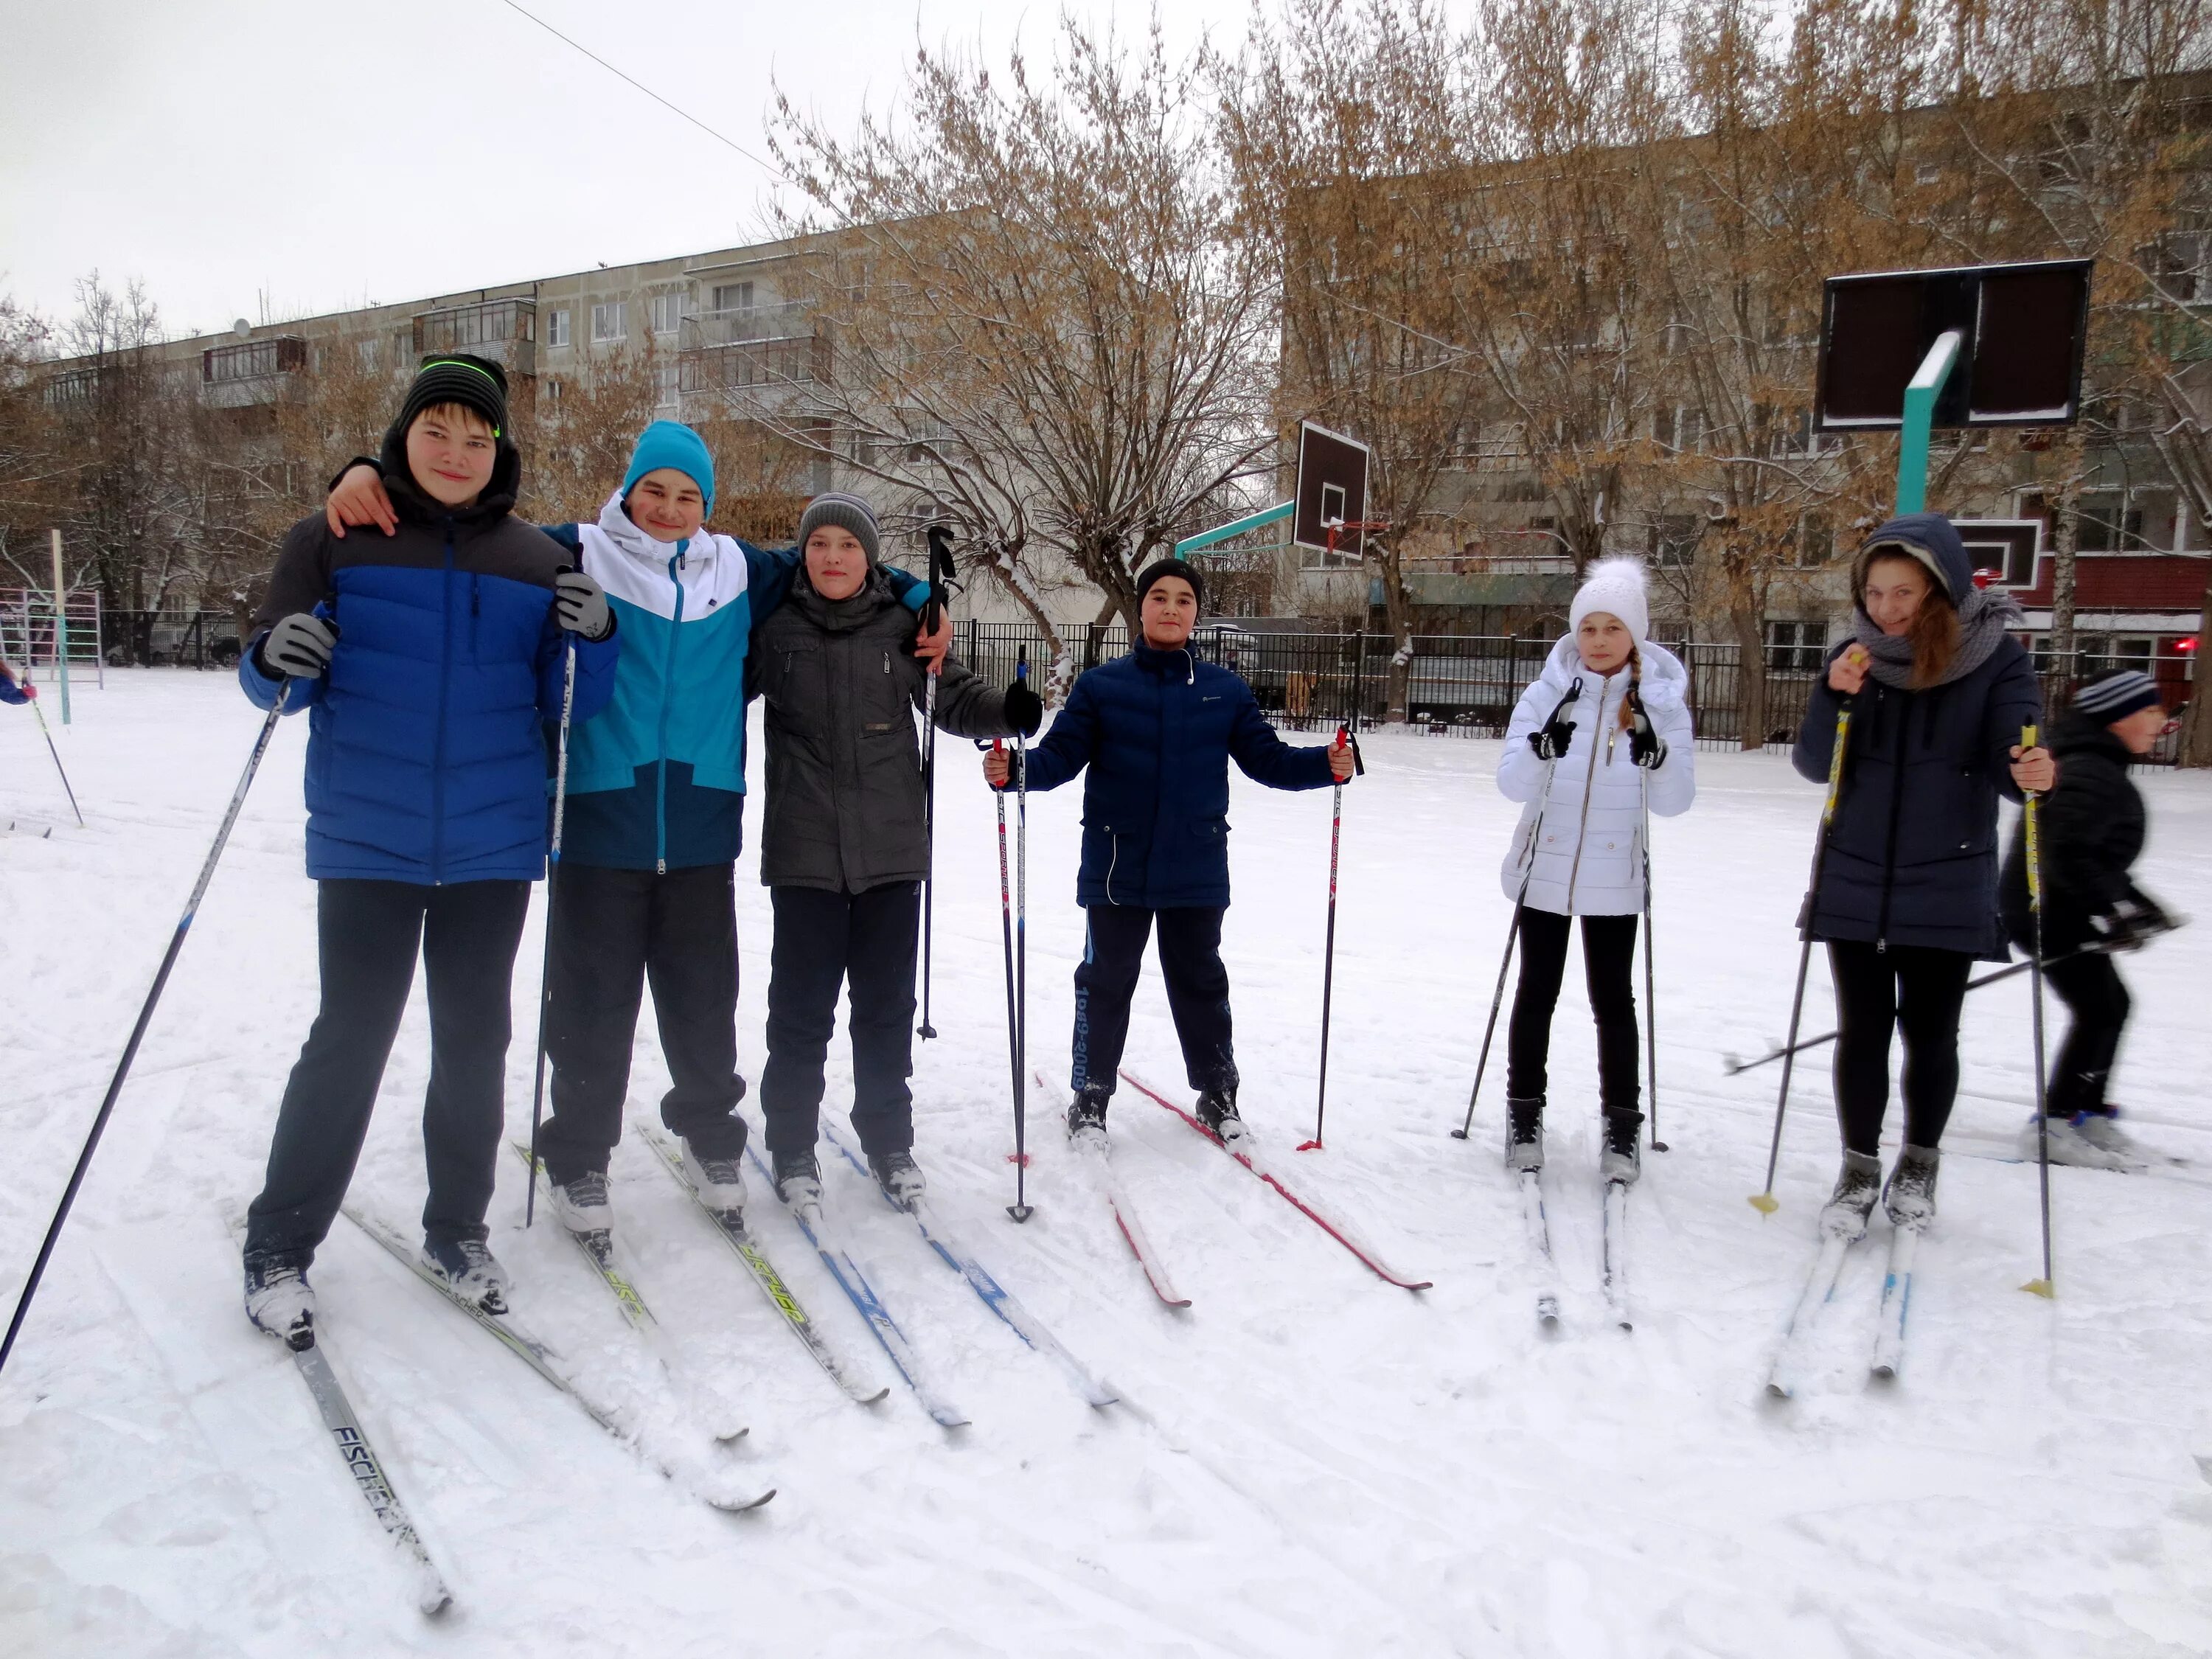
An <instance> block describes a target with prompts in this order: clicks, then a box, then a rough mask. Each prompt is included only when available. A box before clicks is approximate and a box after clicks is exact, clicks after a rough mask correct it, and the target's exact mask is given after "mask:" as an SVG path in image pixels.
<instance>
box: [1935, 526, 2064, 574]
mask: <svg viewBox="0 0 2212 1659" xmlns="http://www.w3.org/2000/svg"><path fill="white" fill-rule="evenodd" d="M1951 524H1952V527H1953V528H1954V529H1955V530H1956V531H1957V532H1959V535H1960V538H1961V539H1963V540H1964V541H1965V542H1966V556H1967V557H1968V558H1970V559H1972V561H1973V562H1974V568H1975V569H1977V570H1994V571H1996V573H1997V574H1996V577H1995V578H1994V580H1996V583H1998V584H1999V585H2000V586H2005V587H2033V586H2035V561H2036V558H2037V556H2039V554H2040V553H2041V552H2042V550H2043V520H2040V519H1954V520H1952V521H1951Z"/></svg>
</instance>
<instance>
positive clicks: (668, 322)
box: [652, 289, 684, 334]
mask: <svg viewBox="0 0 2212 1659" xmlns="http://www.w3.org/2000/svg"><path fill="white" fill-rule="evenodd" d="M652 311H653V332H654V333H655V334H673V333H675V332H676V331H677V330H678V329H679V328H681V327H682V326H683V325H684V293H683V290H682V289H677V290H675V291H673V292H671V293H668V294H656V295H653V300H652Z"/></svg>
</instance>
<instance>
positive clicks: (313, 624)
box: [260, 611, 338, 680]
mask: <svg viewBox="0 0 2212 1659" xmlns="http://www.w3.org/2000/svg"><path fill="white" fill-rule="evenodd" d="M337 642H338V631H337V629H335V628H333V627H331V625H330V623H326V622H325V621H324V620H323V619H322V618H321V617H312V616H309V615H308V614H307V612H306V611H295V612H294V613H293V614H292V615H290V616H289V617H283V618H281V619H280V620H279V621H278V622H277V623H276V627H274V628H272V629H270V630H269V636H268V637H267V638H266V639H264V640H263V641H261V653H260V656H261V671H262V672H264V674H266V675H268V676H269V677H270V678H271V679H276V678H280V677H281V678H286V679H297V680H312V679H319V678H321V677H322V675H323V674H324V673H325V672H326V671H328V670H329V668H330V665H331V652H332V651H333V650H334V649H336V648H337Z"/></svg>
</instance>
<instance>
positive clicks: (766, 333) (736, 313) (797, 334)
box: [684, 300, 814, 350]
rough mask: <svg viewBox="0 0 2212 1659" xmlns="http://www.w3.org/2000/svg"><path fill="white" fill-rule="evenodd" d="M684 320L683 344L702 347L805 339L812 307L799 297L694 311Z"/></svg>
mask: <svg viewBox="0 0 2212 1659" xmlns="http://www.w3.org/2000/svg"><path fill="white" fill-rule="evenodd" d="M813 333H814V323H813V308H812V307H810V306H808V305H806V304H805V302H804V301H799V300H786V301H779V302H777V303H775V304H773V305H763V306H736V307H731V308H730V309H728V310H726V311H702V312H696V313H693V314H692V315H690V316H689V317H686V318H685V319H684V334H685V339H684V345H685V346H686V347H687V348H696V349H704V350H711V349H714V348H715V347H717V346H728V345H743V344H746V343H750V342H752V341H755V340H793V339H808V338H811V337H812V336H813Z"/></svg>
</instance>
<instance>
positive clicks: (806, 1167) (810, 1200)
mask: <svg viewBox="0 0 2212 1659" xmlns="http://www.w3.org/2000/svg"><path fill="white" fill-rule="evenodd" d="M770 1167H771V1171H772V1178H773V1179H774V1181H775V1195H776V1196H777V1197H778V1198H780V1199H781V1200H783V1201H784V1202H785V1203H786V1204H787V1205H788V1206H791V1208H793V1209H794V1210H798V1209H804V1208H805V1206H808V1205H810V1204H819V1203H821V1201H822V1166H821V1165H820V1164H817V1163H816V1162H815V1161H814V1154H813V1152H811V1151H806V1152H777V1153H776V1154H775V1156H774V1158H773V1159H772V1160H771V1165H770Z"/></svg>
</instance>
